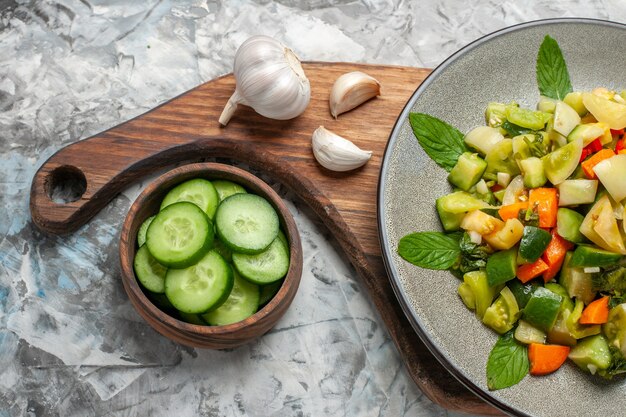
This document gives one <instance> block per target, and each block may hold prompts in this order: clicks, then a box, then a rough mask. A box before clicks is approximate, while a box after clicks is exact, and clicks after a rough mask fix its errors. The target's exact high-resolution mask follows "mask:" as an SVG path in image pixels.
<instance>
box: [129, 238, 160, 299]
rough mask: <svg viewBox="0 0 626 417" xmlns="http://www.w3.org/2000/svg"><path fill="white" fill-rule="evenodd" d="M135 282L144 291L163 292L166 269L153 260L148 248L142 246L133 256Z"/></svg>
mask: <svg viewBox="0 0 626 417" xmlns="http://www.w3.org/2000/svg"><path fill="white" fill-rule="evenodd" d="M133 266H134V269H135V275H137V280H138V281H139V282H140V283H141V285H143V287H144V288H145V289H147V290H148V291H151V292H154V293H163V292H165V274H166V273H167V268H166V267H164V266H163V265H161V264H160V263H158V262H157V261H156V259H154V257H153V256H152V255H150V252H149V251H148V247H147V246H146V245H143V246H142V247H140V248H139V250H138V251H137V253H136V254H135V260H134V262H133Z"/></svg>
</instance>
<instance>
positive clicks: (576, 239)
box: [556, 207, 585, 243]
mask: <svg viewBox="0 0 626 417" xmlns="http://www.w3.org/2000/svg"><path fill="white" fill-rule="evenodd" d="M584 219H585V218H584V217H583V215H582V214H580V213H578V212H577V211H574V210H570V209H568V208H565V207H561V208H559V210H558V211H557V212H556V231H557V233H558V234H559V236H561V237H562V238H563V239H565V240H569V241H570V242H573V243H583V242H584V241H585V236H583V234H582V233H580V225H581V224H582V223H583V220H584Z"/></svg>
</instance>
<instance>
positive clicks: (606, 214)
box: [580, 195, 626, 254]
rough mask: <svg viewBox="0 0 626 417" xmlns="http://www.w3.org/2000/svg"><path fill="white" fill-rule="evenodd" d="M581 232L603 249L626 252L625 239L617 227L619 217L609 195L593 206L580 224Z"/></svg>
mask: <svg viewBox="0 0 626 417" xmlns="http://www.w3.org/2000/svg"><path fill="white" fill-rule="evenodd" d="M580 233H582V234H583V235H585V236H586V237H587V239H589V240H591V241H592V242H593V243H595V244H596V245H598V246H599V247H601V248H602V249H606V250H610V251H612V252H618V253H623V254H626V248H625V247H624V240H623V239H622V235H621V233H620V232H619V228H618V227H617V219H616V218H615V214H614V212H613V206H612V205H611V201H610V200H609V196H608V195H604V196H602V198H600V199H599V200H598V201H597V202H596V203H595V204H594V205H593V207H591V210H589V213H587V215H586V216H585V219H584V220H583V222H582V224H581V225H580Z"/></svg>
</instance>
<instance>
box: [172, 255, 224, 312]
mask: <svg viewBox="0 0 626 417" xmlns="http://www.w3.org/2000/svg"><path fill="white" fill-rule="evenodd" d="M232 288H233V270H232V268H231V267H230V265H228V264H227V263H226V261H225V260H224V258H222V256H221V255H220V254H218V253H217V252H216V251H214V250H212V251H209V252H208V253H207V254H206V255H204V257H203V258H202V259H200V261H198V263H197V264H195V265H192V266H189V267H187V268H184V269H170V270H169V271H168V272H167V275H166V277H165V295H167V298H168V300H170V302H171V303H172V305H173V306H174V307H176V309H177V310H179V311H182V312H183V313H204V312H206V311H208V310H210V309H212V308H216V307H218V306H219V305H221V304H222V303H223V302H224V301H226V299H227V298H228V295H229V294H230V292H231V290H232Z"/></svg>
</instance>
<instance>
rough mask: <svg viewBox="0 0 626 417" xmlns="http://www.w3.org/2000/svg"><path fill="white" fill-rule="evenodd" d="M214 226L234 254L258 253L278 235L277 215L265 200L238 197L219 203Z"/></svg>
mask: <svg viewBox="0 0 626 417" xmlns="http://www.w3.org/2000/svg"><path fill="white" fill-rule="evenodd" d="M215 227H216V229H217V234H218V236H219V237H220V239H221V240H222V242H223V243H224V244H225V245H226V246H228V247H229V248H230V249H231V250H232V251H233V252H240V253H250V254H252V253H259V252H262V251H264V250H265V249H266V248H267V247H268V246H269V245H270V244H271V243H272V242H273V241H274V239H276V236H277V235H278V228H279V221H278V214H276V210H274V207H272V205H271V204H270V203H269V202H268V201H267V200H266V199H264V198H263V197H260V196H258V195H255V194H235V195H231V196H230V197H228V198H226V199H225V200H224V201H222V202H221V203H220V205H219V207H218V208H217V213H216V214H215Z"/></svg>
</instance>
